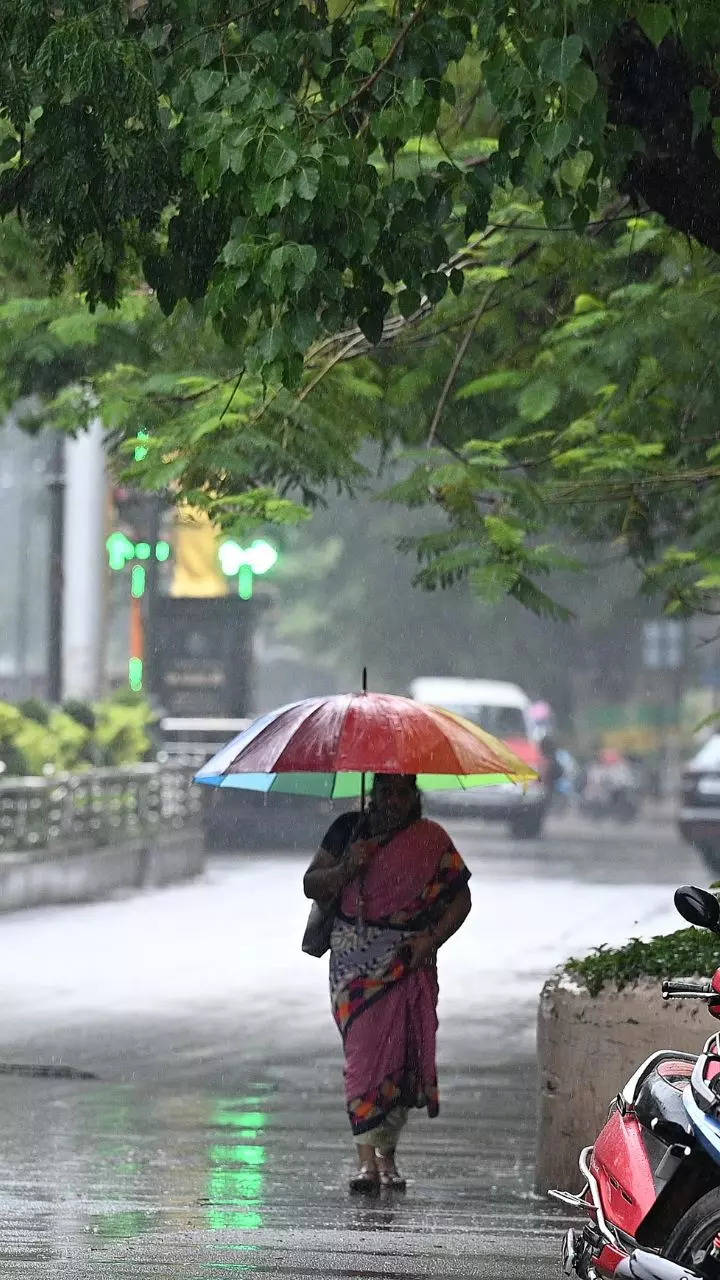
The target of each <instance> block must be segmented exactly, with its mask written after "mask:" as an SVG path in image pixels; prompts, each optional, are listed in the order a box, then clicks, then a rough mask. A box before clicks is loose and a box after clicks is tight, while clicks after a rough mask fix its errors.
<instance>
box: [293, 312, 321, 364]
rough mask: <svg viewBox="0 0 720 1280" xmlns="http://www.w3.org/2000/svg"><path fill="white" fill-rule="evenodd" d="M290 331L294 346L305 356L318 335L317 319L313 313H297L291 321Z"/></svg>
mask: <svg viewBox="0 0 720 1280" xmlns="http://www.w3.org/2000/svg"><path fill="white" fill-rule="evenodd" d="M289 330H290V337H291V339H292V341H293V345H294V346H295V347H296V348H297V350H298V351H299V352H300V353H301V355H304V354H305V352H306V351H307V349H308V347H309V346H310V344H311V343H312V342H313V341H314V339H315V337H316V335H317V332H318V322H317V317H316V316H315V315H314V314H313V312H311V311H296V312H295V314H294V315H293V317H292V319H291V321H290V325H289Z"/></svg>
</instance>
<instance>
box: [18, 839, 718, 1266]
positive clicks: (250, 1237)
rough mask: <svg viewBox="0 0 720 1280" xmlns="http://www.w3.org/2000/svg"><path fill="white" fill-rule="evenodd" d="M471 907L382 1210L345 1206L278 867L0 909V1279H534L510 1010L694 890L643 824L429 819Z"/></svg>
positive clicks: (516, 1034)
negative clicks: (56, 1074) (454, 853)
mask: <svg viewBox="0 0 720 1280" xmlns="http://www.w3.org/2000/svg"><path fill="white" fill-rule="evenodd" d="M448 825H449V826H450V827H451V829H452V830H453V834H454V835H455V838H456V841H457V843H458V846H459V847H460V848H461V849H462V851H463V853H464V854H465V856H466V858H467V861H468V863H469V865H470V866H471V869H472V871H473V882H472V888H473V893H474V903H475V905H474V910H473V914H472V916H471V917H470V920H469V922H468V924H467V925H466V927H465V928H464V929H463V931H462V933H461V934H460V935H458V937H457V938H456V939H454V940H453V941H452V942H451V943H450V944H449V945H448V946H447V948H446V949H445V950H444V952H443V954H442V957H441V970H440V976H441V988H442V992H441V1003H440V1022H441V1034H440V1063H439V1065H440V1084H441V1097H442V1105H441V1115H440V1117H439V1118H438V1119H437V1120H435V1121H432V1122H431V1121H428V1120H427V1118H426V1117H424V1116H421V1115H420V1113H418V1114H417V1115H416V1116H414V1117H413V1118H412V1121H411V1125H410V1128H409V1131H408V1136H407V1140H406V1141H405V1143H404V1149H403V1157H404V1159H403V1162H402V1163H403V1167H404V1169H405V1171H406V1172H407V1174H408V1178H409V1185H408V1190H407V1193H406V1194H405V1195H398V1194H394V1193H387V1194H383V1195H381V1196H379V1197H377V1198H374V1199H371V1200H365V1199H359V1200H358V1199H356V1198H352V1197H350V1196H349V1195H348V1194H347V1191H346V1190H345V1180H346V1177H347V1175H348V1173H349V1172H350V1169H351V1161H352V1149H351V1146H350V1143H349V1142H348V1138H347V1133H346V1120H345V1116H344V1112H343V1104H342V1096H341V1054H340V1046H339V1040H338V1037H337V1033H336V1031H335V1029H334V1026H333V1025H332V1022H331V1019H330V1015H329V1010H328V1004H327V993H326V963H325V962H324V961H317V960H313V959H311V958H309V957H306V956H304V955H302V953H301V952H300V951H299V946H298V941H299V937H300V936H301V933H302V926H303V922H304V917H305V915H306V903H305V902H304V900H303V899H302V898H301V896H300V892H299V883H300V879H301V876H302V871H303V869H304V859H302V858H299V857H297V856H295V855H287V854H285V855H277V856H272V855H263V856H258V857H248V856H247V855H243V856H242V857H241V858H233V857H223V858H221V859H216V860H214V861H213V862H212V864H211V866H210V868H209V870H208V873H207V875H206V876H205V877H204V878H203V880H201V881H199V882H196V883H194V884H188V885H182V886H176V887H172V888H168V889H164V890H158V891H152V892H149V893H145V894H132V895H128V896H125V897H121V898H116V899H115V900H114V901H112V902H105V903H95V904H89V905H83V906H76V907H59V908H46V909H43V910H37V911H31V912H24V913H17V914H14V915H11V916H5V917H2V919H0V975H2V976H0V1007H2V1009H3V1020H2V1029H1V1030H0V1059H2V1061H3V1063H5V1064H9V1065H12V1064H24V1065H25V1066H26V1067H33V1066H35V1067H40V1066H43V1067H45V1068H47V1067H48V1066H49V1067H52V1068H54V1069H63V1068H67V1067H68V1066H72V1067H74V1068H78V1069H81V1070H83V1071H86V1072H91V1073H93V1074H94V1075H95V1076H96V1077H97V1078H96V1079H73V1078H69V1079H54V1078H52V1076H50V1077H48V1076H47V1075H45V1076H33V1075H20V1076H18V1075H15V1074H12V1073H6V1074H2V1075H0V1090H1V1091H2V1094H3V1097H4V1108H3V1142H2V1144H1V1145H0V1274H2V1275H3V1276H8V1277H12V1278H14V1277H25V1276H27V1277H37V1278H38V1280H41V1278H42V1280H46V1278H48V1280H49V1278H50V1277H53V1280H54V1278H55V1277H56V1276H57V1275H62V1277H63V1280H80V1278H81V1277H86V1276H87V1277H96V1276H98V1275H99V1274H101V1273H103V1272H106V1273H108V1274H110V1275H111V1276H113V1277H118V1278H120V1277H122V1278H125V1277H130V1276H132V1277H144V1276H148V1277H151V1276H152V1277H155V1276H157V1277H163V1280H165V1278H167V1280H170V1278H171V1277H178V1278H179V1280H201V1278H202V1280H209V1278H210V1277H213V1278H217V1280H223V1278H224V1277H230V1276H247V1277H253V1276H273V1275H277V1276H284V1277H305V1276H317V1275H321V1276H323V1277H328V1280H330V1278H332V1277H346V1276H347V1277H359V1278H360V1277H375V1276H377V1277H395V1276H397V1277H410V1276H418V1277H421V1276H436V1275H438V1276H439V1275H443V1276H479V1277H487V1278H488V1280H491V1278H492V1280H494V1278H495V1277H497V1278H498V1280H550V1277H553V1278H555V1277H559V1274H560V1268H559V1263H558V1242H559V1238H560V1235H561V1233H562V1230H563V1228H564V1225H565V1218H564V1216H563V1213H562V1211H561V1210H560V1209H558V1208H553V1207H552V1206H550V1205H548V1204H546V1203H545V1202H544V1201H541V1200H538V1199H536V1198H535V1197H534V1196H533V1194H532V1191H531V1185H532V1159H533V1142H534V1111H535V1095H534V1090H535V1084H534V1069H533V1059H532V1051H533V1034H534V1007H535V1000H536V997H537V992H538V989H539V987H540V985H541V983H542V980H543V978H544V977H545V976H546V974H547V972H548V971H549V969H550V968H551V967H552V966H553V965H554V964H556V963H557V962H559V961H560V960H562V959H563V958H564V957H565V956H567V955H568V954H570V953H571V952H576V953H577V952H580V951H583V950H586V949H587V948H588V947H589V946H591V945H593V944H596V943H601V942H614V941H621V940H623V939H624V938H626V937H628V936H630V935H631V934H638V933H640V934H650V933H653V932H659V931H663V930H665V929H669V928H673V927H675V923H676V919H677V918H676V917H674V916H673V913H672V909H671V908H672V893H671V889H672V887H674V886H675V885H676V884H678V883H680V882H682V881H683V880H695V881H696V882H698V883H701V884H706V883H707V881H708V876H707V873H705V872H704V871H703V869H702V868H701V866H700V863H699V861H698V859H696V857H695V856H694V855H693V854H692V853H691V852H690V851H688V850H686V849H684V848H682V847H681V846H678V845H677V844H676V842H675V840H674V837H673V834H672V830H671V828H668V827H665V828H663V827H661V826H654V827H653V826H640V825H638V826H637V827H635V828H627V829H625V828H608V829H607V830H605V831H594V830H593V829H592V828H588V827H586V826H584V825H583V824H577V823H571V822H564V823H561V822H559V821H556V822H554V823H553V824H551V828H552V829H551V831H550V834H549V836H548V838H546V839H545V840H544V841H542V842H522V843H513V842H511V841H510V840H509V839H507V838H506V837H505V836H503V835H502V834H498V835H492V834H490V835H488V834H487V833H486V832H484V831H483V830H482V828H480V829H478V828H477V827H476V826H475V825H474V824H473V823H471V822H467V821H463V822H459V823H448Z"/></svg>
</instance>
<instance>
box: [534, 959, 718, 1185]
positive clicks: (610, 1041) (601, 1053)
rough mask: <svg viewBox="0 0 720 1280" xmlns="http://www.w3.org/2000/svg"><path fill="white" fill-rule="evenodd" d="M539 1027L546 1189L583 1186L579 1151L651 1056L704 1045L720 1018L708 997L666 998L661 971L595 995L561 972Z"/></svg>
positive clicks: (540, 1172)
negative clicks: (702, 999)
mask: <svg viewBox="0 0 720 1280" xmlns="http://www.w3.org/2000/svg"><path fill="white" fill-rule="evenodd" d="M688 976H691V975H688ZM537 1030H538V1035H537V1054H538V1128H537V1155H536V1165H535V1189H536V1191H538V1192H540V1193H541V1194H544V1193H545V1192H546V1191H547V1190H548V1189H549V1188H550V1187H561V1188H565V1189H567V1190H573V1191H574V1190H579V1184H580V1174H579V1172H578V1167H577V1160H578V1155H579V1154H580V1151H581V1149H582V1148H583V1147H587V1146H590V1145H591V1144H592V1143H593V1142H594V1141H595V1138H596V1137H597V1134H598V1132H599V1130H600V1128H601V1127H602V1125H603V1124H604V1122H605V1118H606V1115H607V1110H608V1106H609V1105H610V1102H611V1101H612V1099H613V1098H615V1097H616V1095H617V1094H618V1093H619V1092H620V1090H621V1089H622V1088H623V1086H624V1085H625V1083H626V1081H627V1080H628V1079H629V1078H630V1076H631V1075H632V1073H633V1072H634V1071H635V1069H636V1068H637V1067H638V1066H639V1065H640V1063H641V1062H643V1061H644V1059H645V1058H648V1057H649V1056H650V1054H651V1053H654V1052H655V1051H656V1050H658V1049H676V1050H679V1051H682V1052H686V1053H700V1052H701V1050H702V1046H703V1044H704V1043H705V1041H706V1040H707V1038H708V1036H710V1035H712V1032H713V1030H717V1024H716V1023H714V1020H713V1019H712V1018H710V1017H709V1015H708V1013H707V1010H706V1008H705V1007H704V1005H698V1004H694V1003H692V1002H690V1001H677V1002H668V1003H664V1002H663V1001H662V999H661V996H660V979H659V978H657V979H655V978H652V979H643V980H641V981H638V982H636V983H633V984H632V985H631V986H628V987H625V988H623V990H622V991H618V990H617V988H615V987H608V988H605V989H604V990H603V991H601V992H600V994H599V995H598V996H595V997H593V996H591V995H590V994H589V992H588V991H587V990H585V989H584V988H582V987H578V986H576V985H575V984H574V983H573V982H572V980H571V979H569V978H568V977H567V975H564V974H563V973H562V972H558V973H556V974H554V975H553V976H552V977H551V978H550V979H548V981H547V982H546V983H545V986H544V987H543V989H542V993H541V995H540V1004H539V1008H538V1028H537Z"/></svg>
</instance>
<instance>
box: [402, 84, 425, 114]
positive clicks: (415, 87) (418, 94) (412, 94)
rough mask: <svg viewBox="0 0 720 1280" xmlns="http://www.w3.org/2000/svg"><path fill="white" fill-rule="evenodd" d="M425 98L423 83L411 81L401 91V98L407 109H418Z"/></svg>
mask: <svg viewBox="0 0 720 1280" xmlns="http://www.w3.org/2000/svg"><path fill="white" fill-rule="evenodd" d="M424 97H425V81H424V80H411V81H410V83H409V84H407V85H406V86H405V89H404V90H403V98H404V99H405V101H406V102H407V104H408V106H409V107H418V106H419V105H420V103H421V102H422V100H423V98H424Z"/></svg>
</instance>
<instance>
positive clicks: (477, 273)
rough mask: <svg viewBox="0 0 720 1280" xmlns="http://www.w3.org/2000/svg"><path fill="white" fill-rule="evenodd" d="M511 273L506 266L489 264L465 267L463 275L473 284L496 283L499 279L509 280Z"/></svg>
mask: <svg viewBox="0 0 720 1280" xmlns="http://www.w3.org/2000/svg"><path fill="white" fill-rule="evenodd" d="M511 274H512V273H511V272H510V270H509V268H508V267H493V266H490V264H488V265H487V266H484V267H466V268H465V275H466V277H467V279H468V280H471V281H472V282H473V284H483V283H485V284H497V283H498V281H500V280H509V278H510V275H511Z"/></svg>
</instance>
